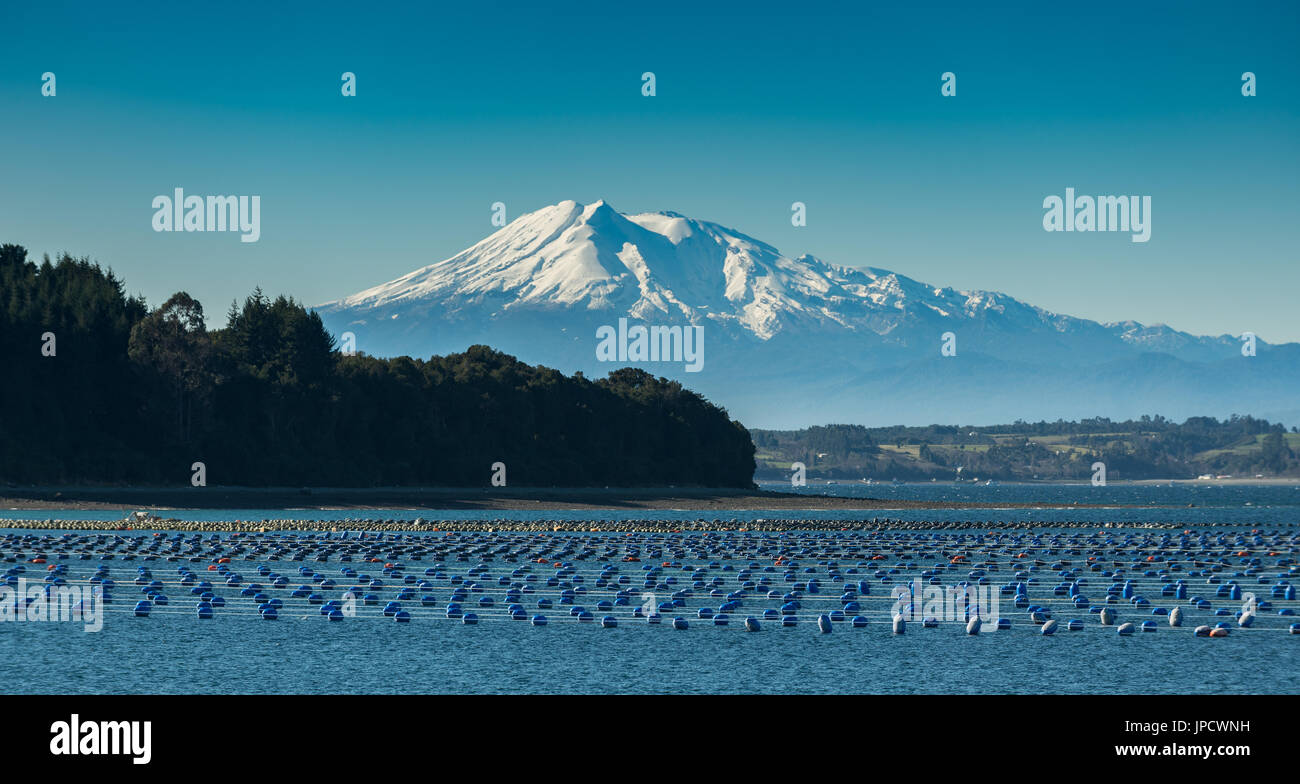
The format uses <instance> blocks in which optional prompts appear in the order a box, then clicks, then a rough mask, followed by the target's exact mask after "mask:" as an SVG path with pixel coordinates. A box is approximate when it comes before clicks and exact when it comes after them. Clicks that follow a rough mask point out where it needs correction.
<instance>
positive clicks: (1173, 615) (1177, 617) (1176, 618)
mask: <svg viewBox="0 0 1300 784" xmlns="http://www.w3.org/2000/svg"><path fill="white" fill-rule="evenodd" d="M1169 625H1170V626H1182V625H1183V608H1181V607H1175V608H1174V609H1172V610H1170V611H1169Z"/></svg>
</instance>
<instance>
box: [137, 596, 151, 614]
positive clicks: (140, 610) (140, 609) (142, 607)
mask: <svg viewBox="0 0 1300 784" xmlns="http://www.w3.org/2000/svg"><path fill="white" fill-rule="evenodd" d="M152 609H153V604H152V603H151V602H149V601H148V600H145V599H141V600H140V601H138V602H136V603H135V617H137V618H148V617H149V611H150V610H152Z"/></svg>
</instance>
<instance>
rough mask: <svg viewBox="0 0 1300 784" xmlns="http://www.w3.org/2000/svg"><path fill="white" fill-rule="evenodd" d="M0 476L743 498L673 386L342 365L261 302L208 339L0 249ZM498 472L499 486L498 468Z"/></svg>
mask: <svg viewBox="0 0 1300 784" xmlns="http://www.w3.org/2000/svg"><path fill="white" fill-rule="evenodd" d="M0 357H3V360H4V362H5V364H6V367H5V375H4V382H3V383H2V384H0V412H3V416H0V483H11V484H14V483H17V484H64V483H114V484H128V483H135V484H139V483H153V484H160V485H171V484H178V485H186V486H188V485H189V484H190V482H191V476H192V474H191V471H192V465H193V464H194V463H196V462H202V463H203V464H204V467H205V469H204V470H205V474H206V481H207V482H208V483H211V484H216V485H246V486H345V487H374V486H396V485H440V486H461V487H471V486H487V485H489V480H490V478H491V477H492V476H493V475H494V472H493V470H492V466H493V464H494V463H503V464H504V465H505V467H506V471H508V473H505V474H504V476H506V477H507V481H508V483H509V485H510V486H567V487H575V486H605V485H617V486H624V487H628V486H665V485H693V486H708V487H751V486H752V476H753V473H754V447H753V444H752V443H751V441H750V438H749V434H748V432H747V431H746V430H745V428H744V427H743V426H742V425H740V423H738V422H735V421H733V420H732V419H730V418H729V417H728V416H727V413H726V412H725V411H724V410H722V409H720V408H718V407H717V406H714V405H712V404H711V403H709V402H708V401H706V400H704V399H703V398H701V397H700V396H699V395H697V394H695V393H693V392H691V391H690V390H688V389H684V388H683V387H682V386H681V385H680V384H679V383H677V382H674V381H669V380H667V379H663V378H655V377H653V376H651V375H649V374H647V373H645V372H643V371H640V370H635V369H631V368H624V369H620V370H617V371H614V372H612V373H610V374H609V376H608V377H607V378H603V379H599V380H593V379H589V378H585V377H583V376H582V375H581V374H578V375H575V376H566V375H564V374H563V373H560V372H558V371H556V370H552V369H550V368H545V367H534V366H531V365H527V364H524V363H522V362H520V361H518V360H517V359H515V358H514V357H511V356H508V355H506V354H503V353H501V352H498V351H494V350H492V349H490V348H488V347H486V346H472V347H470V348H469V349H468V350H467V351H465V352H464V353H460V354H452V355H449V356H434V357H431V358H429V359H413V358H411V357H395V358H392V359H378V358H375V357H370V356H365V355H362V354H358V355H354V356H345V355H344V354H343V353H342V352H340V351H339V350H338V347H337V345H336V342H335V340H334V337H333V336H331V335H330V334H329V333H328V332H327V331H326V330H325V328H324V326H323V325H322V323H321V320H320V318H319V317H318V316H317V315H316V313H315V312H313V311H310V310H308V309H307V308H304V307H303V306H302V305H301V304H299V303H297V302H295V301H294V300H293V299H290V298H286V297H283V296H281V297H277V298H275V299H271V298H268V297H267V296H265V295H263V294H262V292H261V291H260V290H258V291H255V292H254V293H253V294H252V295H251V296H249V297H248V298H247V299H246V300H245V301H244V302H243V304H242V305H238V304H232V306H231V308H230V311H229V313H228V314H227V317H226V324H225V326H224V327H223V328H220V329H209V328H208V324H207V320H206V318H205V315H204V311H203V306H202V305H201V304H200V303H199V302H197V301H196V300H194V299H193V298H191V297H190V296H189V295H188V294H185V293H183V292H182V293H178V294H175V295H173V296H172V297H171V298H170V299H168V300H167V302H165V303H163V304H162V305H161V306H159V307H158V308H156V309H154V310H150V309H149V308H148V307H147V305H146V303H145V301H144V299H143V298H140V297H130V296H127V295H126V294H125V285H124V283H123V281H122V280H121V279H119V278H117V277H116V276H114V275H113V274H112V273H111V272H108V271H105V270H103V269H101V268H100V267H99V265H97V264H93V263H91V262H90V261H89V260H87V259H74V258H71V257H68V256H66V255H65V256H64V257H62V258H59V259H58V260H57V261H55V262H51V261H50V259H49V258H48V257H47V258H46V259H45V260H44V262H43V263H41V264H39V265H38V264H35V263H33V262H31V261H29V260H28V259H27V251H26V250H25V249H24V248H22V247H20V246H17V245H4V246H0ZM497 475H501V474H500V473H498V474H497Z"/></svg>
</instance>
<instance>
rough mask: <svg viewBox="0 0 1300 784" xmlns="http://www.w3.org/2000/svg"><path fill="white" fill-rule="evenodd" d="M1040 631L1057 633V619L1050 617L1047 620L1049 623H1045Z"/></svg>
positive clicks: (1042, 632)
mask: <svg viewBox="0 0 1300 784" xmlns="http://www.w3.org/2000/svg"><path fill="white" fill-rule="evenodd" d="M1038 631H1039V633H1040V634H1055V633H1056V619H1055V618H1049V619H1048V620H1047V623H1045V624H1043V625H1042V628H1040V629H1039V630H1038Z"/></svg>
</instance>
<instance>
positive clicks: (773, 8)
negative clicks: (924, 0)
mask: <svg viewBox="0 0 1300 784" xmlns="http://www.w3.org/2000/svg"><path fill="white" fill-rule="evenodd" d="M0 22H2V23H3V24H4V27H5V29H6V30H8V31H10V32H11V37H12V40H11V41H10V42H9V43H8V44H7V46H6V48H5V49H4V50H3V51H0V105H2V106H4V108H5V115H6V119H7V120H8V122H6V123H4V125H3V128H2V129H0V150H3V151H4V153H3V154H4V165H5V166H4V168H5V172H6V175H7V176H6V186H5V187H4V188H0V242H14V243H18V244H21V245H24V246H25V247H27V249H28V250H29V252H30V253H31V254H32V256H33V257H35V258H36V259H39V258H40V257H41V256H42V255H43V254H49V255H51V256H54V255H55V254H57V253H60V252H64V251H66V252H68V253H70V254H72V255H74V256H89V257H90V258H92V259H94V260H96V261H98V262H100V263H101V264H103V265H104V266H106V267H110V268H112V269H113V270H114V271H115V272H116V273H117V274H118V275H119V276H121V277H123V278H125V280H126V284H127V289H128V291H129V292H130V293H132V294H137V293H138V294H143V295H145V296H146V297H147V299H148V301H149V303H150V305H151V306H156V305H158V304H160V303H161V302H163V301H164V300H165V299H166V298H167V297H168V296H170V294H172V293H173V292H175V291H180V290H184V291H188V292H189V293H190V294H192V295H193V296H195V297H196V298H198V299H199V300H200V301H201V302H203V304H204V307H205V311H206V312H207V314H208V319H209V323H210V324H219V323H221V322H222V314H223V313H224V312H225V309H226V307H227V306H228V305H229V303H230V302H231V301H232V300H242V299H243V298H244V297H245V296H247V295H248V294H249V293H250V292H251V291H252V290H253V289H254V288H255V287H258V286H260V287H261V288H262V289H263V290H264V291H266V292H267V293H270V294H279V293H284V294H288V295H292V296H294V297H295V298H297V299H298V300H299V301H302V302H305V303H308V304H311V305H316V304H320V303H323V302H327V301H330V300H335V299H339V298H341V297H345V296H347V295H350V294H353V293H356V292H358V291H361V290H363V289H366V288H369V287H372V286H374V285H377V284H380V283H383V282H385V281H388V280H391V279H393V278H396V277H399V276H400V275H402V274H405V273H407V272H409V271H411V270H413V269H416V268H418V267H423V266H426V265H428V264H431V263H434V262H436V261H440V260H442V259H445V258H447V257H450V256H452V255H454V254H455V253H457V252H459V251H461V250H463V249H464V248H466V247H468V246H469V245H472V244H473V243H475V242H477V241H479V240H480V239H482V238H483V237H485V236H487V235H488V234H490V233H491V232H492V231H494V230H495V228H496V227H494V226H493V225H492V224H491V222H490V220H491V217H492V205H493V204H494V203H495V202H503V203H504V204H505V205H506V211H507V218H508V219H509V220H513V219H515V218H517V217H518V216H519V215H522V214H523V213H525V212H530V211H533V210H536V209H539V208H541V207H543V206H545V205H548V204H554V203H556V202H559V201H562V200H564V199H574V200H576V201H579V202H582V203H590V202H593V201H596V200H599V199H605V200H607V201H608V202H609V203H610V204H611V205H612V206H613V207H614V208H616V209H617V210H619V211H621V212H625V213H636V212H650V211H660V210H672V211H676V212H679V213H682V214H684V215H687V216H690V217H692V218H698V219H702V220H708V221H712V222H715V223H719V224H722V225H725V226H728V227H731V228H734V229H736V230H738V231H740V232H743V233H745V234H748V235H751V236H753V237H755V238H756V239H759V240H762V241H764V242H767V243H770V244H772V245H774V246H775V247H777V248H779V249H780V250H781V251H782V252H783V253H784V254H785V255H787V256H790V257H797V256H800V255H802V254H805V253H808V254H812V255H815V256H817V257H819V258H821V259H823V260H825V261H827V262H829V263H832V264H836V265H842V266H858V267H862V266H873V267H880V268H884V269H888V270H891V271H894V272H897V273H899V274H900V275H905V276H907V277H910V278H913V279H915V280H918V281H923V282H925V283H928V284H933V285H936V286H952V287H954V288H958V289H985V290H993V291H1000V292H1004V293H1006V294H1008V295H1010V296H1013V297H1015V298H1017V299H1020V300H1022V301H1025V302H1027V303H1030V304H1032V305H1036V306H1039V307H1042V308H1045V309H1047V310H1051V311H1054V312H1058V313H1065V314H1069V315H1072V316H1077V317H1080V318H1087V319H1092V320H1095V321H1101V322H1112V321H1127V320H1134V321H1139V322H1142V323H1144V324H1159V323H1163V324H1168V325H1169V326H1171V327H1173V328H1175V329H1179V330H1183V331H1186V332H1190V333H1193V334H1197V335H1222V334H1232V335H1239V334H1241V333H1242V332H1247V331H1249V332H1253V333H1255V334H1257V335H1258V336H1259V337H1260V338H1261V339H1263V340H1265V341H1268V342H1271V343H1280V342H1294V341H1300V319H1297V318H1295V316H1294V309H1295V307H1294V299H1295V297H1294V292H1295V291H1296V290H1297V288H1298V287H1300V265H1298V264H1296V261H1297V260H1298V259H1297V251H1296V248H1297V240H1300V222H1297V221H1296V220H1295V218H1294V214H1293V213H1294V206H1295V205H1296V204H1297V202H1298V201H1300V200H1298V199H1297V196H1298V195H1300V194H1298V193H1297V189H1298V188H1300V184H1298V183H1300V177H1298V176H1297V175H1300V135H1298V134H1296V129H1297V127H1298V125H1300V123H1298V120H1300V86H1298V85H1300V57H1297V55H1296V49H1295V46H1294V43H1295V37H1296V35H1295V34H1296V31H1297V29H1300V6H1296V5H1294V4H1285V3H1260V4H1246V5H1238V6H1233V7H1231V8H1228V7H1223V6H1220V5H1216V4H1209V3H1192V4H1183V3H1152V4H1147V5H1144V6H1142V7H1141V8H1130V7H1125V6H1121V5H1119V4H1115V5H1113V6H1108V7H1106V8H1104V9H1102V10H1100V11H1098V12H1097V13H1095V14H1090V15H1089V16H1087V17H1084V18H1076V17H1075V16H1074V15H1071V14H1069V13H1067V12H1065V11H1057V10H1052V9H1043V8H1040V7H1036V6H1031V5H1021V4H1011V5H999V6H996V7H992V8H987V7H984V8H971V7H966V6H963V5H960V4H936V5H931V6H927V7H926V8H924V9H894V8H885V7H869V8H859V7H855V6H850V5H846V4H821V5H818V6H816V7H814V8H812V9H808V10H804V9H799V10H793V9H791V8H789V7H787V6H784V5H776V4H769V3H760V4H734V3H717V4H712V5H711V6H709V7H708V8H707V9H705V10H700V9H697V8H695V7H694V6H692V5H690V4H685V3H672V2H670V3H664V4H660V6H658V7H656V9H655V11H654V12H653V13H647V12H644V11H639V10H621V9H616V8H615V9H611V8H608V7H606V6H602V5H596V4H583V3H579V4H570V5H566V6H565V7H564V8H563V9H560V10H556V9H547V8H539V7H526V6H519V5H518V4H510V3H494V4H481V5H477V6H476V7H474V8H472V9H460V8H458V9H451V10H440V9H438V10H433V9H427V8H416V9H359V10H358V9H353V8H351V7H349V6H347V5H343V4H333V3H325V4H312V5H311V6H307V5H297V4H291V5H285V6H282V7H277V8H275V9H267V8H264V7H262V6H259V5H255V4H241V3H235V4H231V5H229V6H223V8H222V10H221V11H220V12H216V11H208V10H203V9H193V8H175V7H172V6H164V5H161V4H157V5H156V6H155V5H152V4H141V5H138V6H132V7H131V8H130V9H128V10H122V9H113V8H104V7H97V6H91V5H83V4H76V3H73V4H66V3H64V4H61V3H52V4H48V5H43V6H41V7H39V8H16V7H10V8H5V9H4V10H2V11H0ZM345 71H349V72H353V73H355V74H356V77H357V95H356V96H355V97H343V96H342V95H341V94H340V84H341V79H340V77H341V74H342V73H343V72H345ZM646 71H652V72H654V73H655V75H656V95H655V96H654V97H645V96H643V95H642V94H641V87H642V80H641V75H642V73H643V72H646ZM1246 71H1250V72H1253V73H1254V74H1256V78H1257V89H1258V94H1257V95H1256V96H1254V97H1244V96H1242V94H1241V74H1242V73H1243V72H1246ZM45 72H53V73H54V74H55V75H56V78H57V95H56V96H54V97H44V96H42V94H41V87H42V81H41V76H42V74H43V73H45ZM944 72H953V73H954V74H955V75H956V86H957V95H956V96H954V97H951V98H946V97H943V96H941V95H940V87H941V74H942V73H944ZM178 187H179V188H184V189H185V191H186V193H191V194H203V195H216V194H220V195H257V196H259V197H260V202H261V236H260V238H259V239H258V241H257V242H247V243H242V242H240V239H239V236H238V235H236V234H232V233H206V234H205V233H182V232H175V233H159V232H155V231H153V230H152V229H151V225H150V221H151V218H152V217H153V214H154V209H153V208H152V207H151V202H152V200H153V199H154V198H155V197H156V196H159V195H169V194H171V193H172V192H173V189H174V188H178ZM1066 188H1073V189H1074V190H1075V191H1076V192H1077V193H1079V194H1087V195H1091V196H1101V195H1109V194H1118V195H1139V196H1149V197H1150V199H1151V204H1152V212H1151V235H1150V239H1149V241H1147V242H1132V241H1131V240H1130V237H1129V235H1128V234H1127V233H1122V232H1120V233H1102V232H1096V233H1084V234H1080V233H1053V232H1047V231H1044V230H1043V224H1042V221H1043V215H1044V209H1043V200H1044V199H1045V198H1046V197H1049V196H1053V195H1056V196H1060V195H1062V194H1063V193H1065V190H1066ZM796 201H799V202H803V203H805V204H806V205H807V225H806V226H804V227H794V226H792V225H791V221H790V205H791V203H792V202H796Z"/></svg>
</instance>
